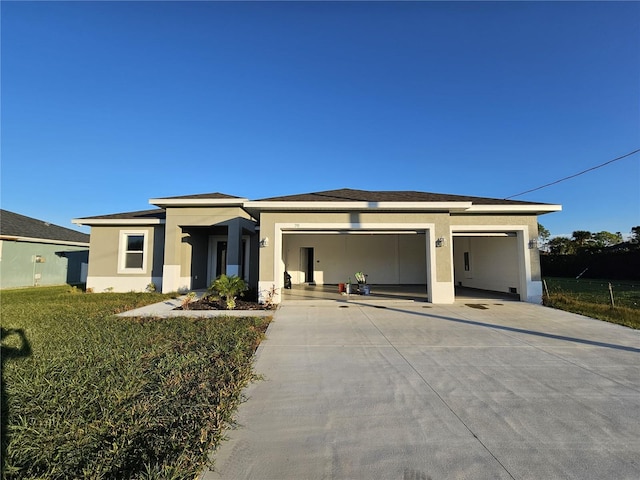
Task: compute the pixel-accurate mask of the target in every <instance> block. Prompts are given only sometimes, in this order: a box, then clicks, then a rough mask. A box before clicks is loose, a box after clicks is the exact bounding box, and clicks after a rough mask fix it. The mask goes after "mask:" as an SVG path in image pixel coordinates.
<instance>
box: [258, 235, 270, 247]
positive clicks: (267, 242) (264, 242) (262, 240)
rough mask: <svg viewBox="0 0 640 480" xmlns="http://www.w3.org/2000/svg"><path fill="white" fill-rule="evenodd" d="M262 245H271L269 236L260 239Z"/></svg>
mask: <svg viewBox="0 0 640 480" xmlns="http://www.w3.org/2000/svg"><path fill="white" fill-rule="evenodd" d="M260 246H261V247H268V246H269V237H264V238H263V239H261V240H260Z"/></svg>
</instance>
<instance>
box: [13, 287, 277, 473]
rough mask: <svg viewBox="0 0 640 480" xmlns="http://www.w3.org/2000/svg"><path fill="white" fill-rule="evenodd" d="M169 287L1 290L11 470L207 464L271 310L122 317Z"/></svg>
mask: <svg viewBox="0 0 640 480" xmlns="http://www.w3.org/2000/svg"><path fill="white" fill-rule="evenodd" d="M163 298H166V297H165V296H162V295H160V294H155V293H146V294H135V293H130V294H116V293H108V294H81V295H78V294H72V293H68V292H67V291H65V290H64V289H60V288H57V289H56V288H53V289H29V290H23V291H12V292H3V293H2V316H3V337H4V338H3V355H2V357H3V370H2V375H3V392H2V396H3V407H6V408H3V412H2V417H3V425H6V427H7V428H6V430H4V431H3V453H4V455H3V464H4V475H3V476H4V478H7V479H13V478H47V479H58V478H60V479H63V478H65V479H66V478H92V479H93V478H95V479H100V478H104V479H112V478H118V479H128V478H185V479H186V478H194V477H195V476H196V475H197V473H198V472H199V471H200V470H201V469H202V468H203V467H204V465H206V463H207V457H208V452H210V451H211V449H212V448H214V447H215V446H216V445H217V444H218V443H219V442H220V441H221V438H222V428H223V427H224V426H225V424H227V423H228V422H230V421H231V418H232V413H233V411H234V409H235V408H236V407H237V405H238V403H239V402H240V396H241V390H242V388H243V387H244V386H245V385H246V384H247V383H248V382H249V381H251V380H252V379H253V378H254V376H253V373H252V370H251V359H252V356H253V353H254V351H255V348H256V347H257V345H258V343H259V342H260V340H261V339H262V337H263V334H264V330H265V328H266V325H267V323H268V320H263V319H258V318H228V317H225V318H216V319H189V318H172V319H148V318H146V319H124V318H118V317H114V316H112V314H113V313H115V312H117V311H123V310H128V309H130V308H135V307H137V306H141V305H143V304H145V303H153V302H157V301H161V300H162V299H163ZM19 332H22V333H19ZM25 341H26V342H28V346H27V348H24V345H20V343H21V342H22V343H24V342H25ZM21 350H22V351H23V352H26V355H24V356H22V357H20V355H19V354H17V353H16V352H20V351H21ZM12 352H13V353H14V354H13V355H9V354H7V355H5V353H12Z"/></svg>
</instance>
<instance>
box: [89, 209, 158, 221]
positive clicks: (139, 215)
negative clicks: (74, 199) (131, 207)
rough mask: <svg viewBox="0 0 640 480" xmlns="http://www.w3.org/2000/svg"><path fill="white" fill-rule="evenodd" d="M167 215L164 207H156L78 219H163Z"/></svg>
mask: <svg viewBox="0 0 640 480" xmlns="http://www.w3.org/2000/svg"><path fill="white" fill-rule="evenodd" d="M166 217H167V212H166V210H165V209H164V208H154V209H151V210H139V211H137V212H123V213H112V214H109V215H98V216H93V217H83V218H78V219H77V220H152V219H160V220H163V219H165V218H166Z"/></svg>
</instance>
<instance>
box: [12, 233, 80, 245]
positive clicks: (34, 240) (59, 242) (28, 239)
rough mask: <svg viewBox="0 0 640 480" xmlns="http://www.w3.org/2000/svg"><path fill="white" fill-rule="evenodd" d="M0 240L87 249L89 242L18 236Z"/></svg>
mask: <svg viewBox="0 0 640 480" xmlns="http://www.w3.org/2000/svg"><path fill="white" fill-rule="evenodd" d="M0 240H8V241H13V242H31V243H47V244H51V245H68V246H74V247H87V248H88V247H89V242H74V241H71V240H53V239H51V238H36V237H23V236H20V235H0Z"/></svg>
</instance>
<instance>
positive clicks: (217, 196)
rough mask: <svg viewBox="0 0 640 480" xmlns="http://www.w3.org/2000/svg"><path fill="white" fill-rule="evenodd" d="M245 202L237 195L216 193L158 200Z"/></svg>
mask: <svg viewBox="0 0 640 480" xmlns="http://www.w3.org/2000/svg"><path fill="white" fill-rule="evenodd" d="M234 198H237V199H238V200H244V198H243V197H236V196H235V195H227V194H226V193H220V192H214V193H199V194H197V195H181V196H179V197H161V198H158V200H197V199H210V200H227V199H234Z"/></svg>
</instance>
